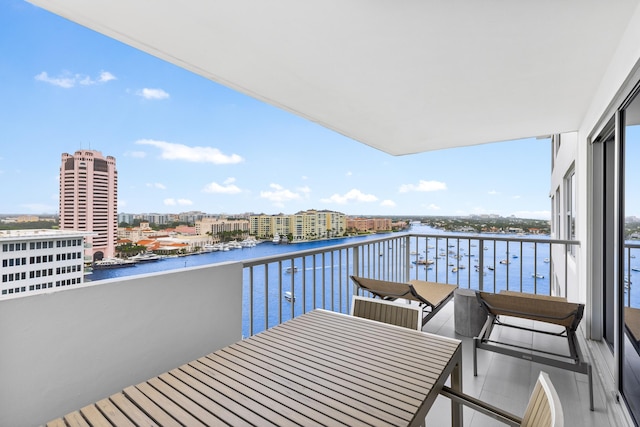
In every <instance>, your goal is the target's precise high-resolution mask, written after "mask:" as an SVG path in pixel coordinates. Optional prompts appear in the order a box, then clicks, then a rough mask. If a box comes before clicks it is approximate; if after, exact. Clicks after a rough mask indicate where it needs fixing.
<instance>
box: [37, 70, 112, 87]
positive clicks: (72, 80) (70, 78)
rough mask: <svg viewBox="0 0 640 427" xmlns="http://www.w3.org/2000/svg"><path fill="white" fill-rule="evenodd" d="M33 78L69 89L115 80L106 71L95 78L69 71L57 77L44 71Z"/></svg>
mask: <svg viewBox="0 0 640 427" xmlns="http://www.w3.org/2000/svg"><path fill="white" fill-rule="evenodd" d="M34 78H35V79H36V80H37V81H40V82H45V83H49V84H51V85H54V86H58V87H61V88H64V89H70V88H72V87H75V86H76V85H80V86H93V85H97V84H101V83H107V82H110V81H111V80H116V76H114V75H113V74H111V73H110V72H108V71H101V72H100V75H99V76H98V78H97V79H93V78H91V77H90V76H87V75H85V74H71V73H69V72H64V73H62V74H61V75H59V76H57V77H52V76H49V73H47V72H46V71H43V72H41V73H40V74H37V75H36V76H35V77H34Z"/></svg>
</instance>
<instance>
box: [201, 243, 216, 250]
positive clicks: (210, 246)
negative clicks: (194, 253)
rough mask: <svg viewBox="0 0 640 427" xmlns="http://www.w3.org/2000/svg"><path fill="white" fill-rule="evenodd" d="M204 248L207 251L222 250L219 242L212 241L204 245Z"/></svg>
mask: <svg viewBox="0 0 640 427" xmlns="http://www.w3.org/2000/svg"><path fill="white" fill-rule="evenodd" d="M202 250H203V251H205V252H216V251H219V250H220V246H218V245H217V244H215V245H212V244H211V243H207V244H206V245H204V246H203V247H202Z"/></svg>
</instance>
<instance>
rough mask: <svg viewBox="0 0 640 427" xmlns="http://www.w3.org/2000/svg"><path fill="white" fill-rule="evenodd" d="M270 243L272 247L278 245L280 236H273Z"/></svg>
mask: <svg viewBox="0 0 640 427" xmlns="http://www.w3.org/2000/svg"><path fill="white" fill-rule="evenodd" d="M271 242H273V244H274V245H277V244H278V243H280V235H279V234H276V235H275V236H273V240H271Z"/></svg>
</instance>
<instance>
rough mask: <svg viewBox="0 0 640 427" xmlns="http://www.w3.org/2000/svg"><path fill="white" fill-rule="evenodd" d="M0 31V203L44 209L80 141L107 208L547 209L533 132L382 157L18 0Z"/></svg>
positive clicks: (8, 6) (539, 144)
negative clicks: (96, 170)
mask: <svg viewBox="0 0 640 427" xmlns="http://www.w3.org/2000/svg"><path fill="white" fill-rule="evenodd" d="M0 40H2V42H0V43H1V44H0V52H2V54H3V58H4V63H3V64H2V66H1V68H2V70H3V73H4V75H5V76H6V80H5V84H4V85H2V86H1V87H2V89H0V91H1V92H0V95H1V96H2V97H3V99H10V100H11V102H5V103H3V104H2V106H1V107H0V108H1V110H0V128H1V129H2V131H0V135H1V137H2V140H3V149H2V151H1V152H0V180H2V182H6V183H11V185H4V186H2V190H0V200H2V201H1V202H0V212H6V213H10V212H19V213H25V214H54V213H56V212H57V210H58V192H59V188H58V168H59V161H58V159H59V158H60V155H61V154H62V153H69V154H73V153H74V152H75V151H77V150H81V149H91V150H97V151H100V152H101V153H102V154H103V155H104V156H113V157H115V158H116V159H117V162H118V173H119V199H118V211H119V212H157V213H176V212H182V211H192V210H195V211H203V212H207V213H211V214H237V213H242V212H256V213H265V214H278V213H281V212H283V213H294V212H296V211H300V210H306V209H318V210H321V209H328V210H335V211H340V212H344V213H345V214H347V215H382V216H393V215H423V216H465V215H482V214H495V215H500V216H505V217H506V216H511V215H515V216H517V217H521V218H534V219H550V209H551V206H550V201H549V181H550V178H549V177H550V169H551V165H550V157H551V156H550V143H549V141H548V140H545V139H542V140H536V139H526V140H520V141H511V142H503V143H494V144H485V145H478V146H472V147H466V148H456V149H449V150H440V151H433V152H428V153H421V154H414V155H407V156H401V157H393V156H391V155H388V154H386V153H383V152H380V151H378V150H376V149H373V148H371V147H369V146H366V145H364V144H362V143H360V142H357V141H353V140H351V139H349V138H346V137H344V136H342V135H339V134H337V133H336V132H333V131H330V130H327V129H325V128H323V127H321V126H319V125H317V124H315V123H312V122H309V121H307V120H305V119H302V118H300V117H297V116H294V115H292V114H290V113H287V112H284V111H282V110H279V109H276V108H274V107H271V106H269V105H267V104H264V103H262V102H259V101H256V100H254V99H252V98H249V97H247V96H244V95H241V94H239V93H237V92H234V91H232V90H230V89H227V88H225V87H223V86H220V85H218V84H216V83H213V82H211V81H208V80H206V79H203V78H202V77H199V76H197V75H194V74H192V73H190V72H187V71H185V70H182V69H180V68H178V67H175V66H173V65H171V64H168V63H165V62H163V61H160V60H158V59H156V58H154V57H151V56H149V55H147V54H144V53H142V52H139V51H136V50H135V49H133V48H130V47H128V46H125V45H123V44H121V43H119V42H116V41H114V40H111V39H108V38H106V37H103V36H101V35H99V34H96V33H94V32H92V31H89V30H87V29H85V28H83V27H80V26H78V25H76V24H73V23H70V22H68V21H66V20H64V19H62V18H60V17H57V16H54V15H51V14H49V13H48V12H45V11H43V10H40V9H38V8H36V7H33V6H32V5H30V4H28V3H25V2H22V1H16V0H10V1H8V2H3V4H2V5H0ZM16 46H20V49H16V48H15V47H16ZM24 52H29V54H28V55H24ZM452 114H455V112H452ZM460 125H461V126H464V123H460ZM505 177H507V178H506V179H505Z"/></svg>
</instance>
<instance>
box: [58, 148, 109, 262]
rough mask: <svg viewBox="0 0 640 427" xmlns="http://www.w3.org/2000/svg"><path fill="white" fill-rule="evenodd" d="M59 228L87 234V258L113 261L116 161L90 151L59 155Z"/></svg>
mask: <svg viewBox="0 0 640 427" xmlns="http://www.w3.org/2000/svg"><path fill="white" fill-rule="evenodd" d="M60 228H61V229H63V230H78V231H91V232H93V233H95V234H94V235H93V236H88V237H87V239H86V241H87V243H88V244H89V245H88V246H89V248H88V249H87V252H86V253H87V255H88V254H89V253H90V254H91V255H92V256H93V261H97V260H100V259H103V258H110V257H113V256H114V254H115V247H116V241H117V238H118V172H117V171H116V159H115V158H114V157H111V156H107V157H104V156H103V155H102V153H100V152H99V151H94V150H80V151H76V152H75V153H74V154H73V155H70V154H67V153H63V154H62V164H61V166H60Z"/></svg>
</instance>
